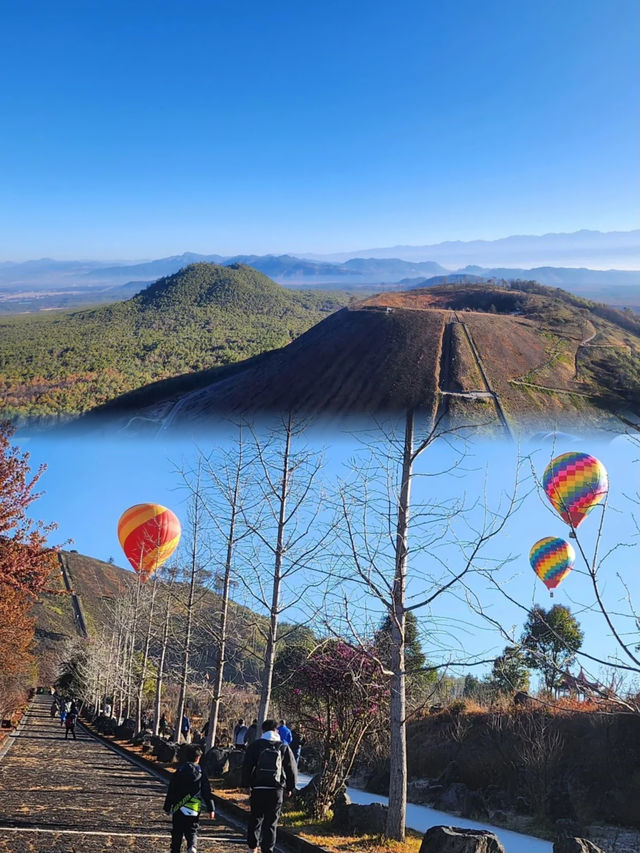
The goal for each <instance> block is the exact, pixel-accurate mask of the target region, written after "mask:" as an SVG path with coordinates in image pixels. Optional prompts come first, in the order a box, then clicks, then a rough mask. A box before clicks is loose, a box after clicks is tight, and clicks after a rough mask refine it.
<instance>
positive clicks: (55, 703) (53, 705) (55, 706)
mask: <svg viewBox="0 0 640 853" xmlns="http://www.w3.org/2000/svg"><path fill="white" fill-rule="evenodd" d="M59 710H60V709H59V707H58V700H57V699H54V700H53V702H52V703H51V719H53V718H54V717H57V716H58V711H59Z"/></svg>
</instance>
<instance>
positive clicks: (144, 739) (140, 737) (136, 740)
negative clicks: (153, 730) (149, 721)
mask: <svg viewBox="0 0 640 853" xmlns="http://www.w3.org/2000/svg"><path fill="white" fill-rule="evenodd" d="M150 740H151V735H150V734H149V732H148V731H147V730H146V729H141V730H140V731H139V732H138V733H137V734H135V735H134V736H133V737H132V738H131V743H132V744H133V745H134V746H142V744H143V743H149V742H150Z"/></svg>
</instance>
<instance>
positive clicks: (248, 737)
mask: <svg viewBox="0 0 640 853" xmlns="http://www.w3.org/2000/svg"><path fill="white" fill-rule="evenodd" d="M257 737H258V721H257V720H254V721H253V722H252V723H251V725H250V726H249V728H248V729H247V731H246V733H245V736H244V743H245V746H250V745H251V744H252V743H253V742H254V740H256V739H257Z"/></svg>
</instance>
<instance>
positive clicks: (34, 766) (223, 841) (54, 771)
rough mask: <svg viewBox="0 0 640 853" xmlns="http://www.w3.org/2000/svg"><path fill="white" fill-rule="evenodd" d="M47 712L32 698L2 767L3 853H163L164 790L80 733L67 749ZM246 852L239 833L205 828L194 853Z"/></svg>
mask: <svg viewBox="0 0 640 853" xmlns="http://www.w3.org/2000/svg"><path fill="white" fill-rule="evenodd" d="M50 705H51V699H50V697H49V696H36V697H35V700H34V702H33V704H32V705H31V708H30V710H29V712H28V715H27V721H26V725H25V726H24V727H23V728H22V729H21V731H20V732H19V733H18V734H17V735H14V736H12V738H13V743H12V745H11V747H10V748H9V750H8V752H7V753H6V755H5V756H4V757H3V758H2V759H1V760H0V851H2V853H106V851H113V853H116V851H117V853H124V851H127V853H168V850H169V829H170V825H171V823H170V820H169V818H168V817H167V816H166V815H165V814H164V812H163V811H162V805H163V802H164V796H165V792H166V786H165V783H164V782H163V781H162V780H161V779H158V778H156V777H155V776H153V775H152V774H151V773H149V772H148V771H146V770H144V769H142V768H141V767H139V766H137V765H136V764H133V763H132V762H130V761H128V760H127V759H126V758H123V757H122V756H121V755H119V754H117V753H116V752H114V751H113V750H111V749H109V747H107V746H105V745H104V744H103V743H102V742H101V741H99V740H97V739H96V738H94V737H92V736H91V735H90V734H88V733H87V732H86V731H85V730H82V727H81V726H78V727H77V729H78V731H77V737H78V739H77V741H75V742H74V741H73V740H67V741H65V739H64V729H63V728H61V726H60V720H59V719H53V720H52V719H51V717H50V714H49V708H50ZM183 849H184V845H183ZM246 849H247V848H246V844H245V842H244V839H243V837H242V836H241V835H240V834H239V833H238V832H237V831H236V830H234V829H230V828H229V827H228V826H224V825H221V824H218V823H217V822H215V823H213V824H212V823H211V821H209V820H208V819H206V818H204V819H203V820H202V822H201V825H200V833H199V842H198V850H199V853H244V851H246Z"/></svg>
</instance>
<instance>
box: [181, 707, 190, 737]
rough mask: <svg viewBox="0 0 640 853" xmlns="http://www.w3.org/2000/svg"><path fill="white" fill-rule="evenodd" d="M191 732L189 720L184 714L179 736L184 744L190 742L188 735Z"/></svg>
mask: <svg viewBox="0 0 640 853" xmlns="http://www.w3.org/2000/svg"><path fill="white" fill-rule="evenodd" d="M190 732H191V720H190V719H189V717H187V715H186V714H185V715H184V717H183V718H182V725H181V726H180V734H181V735H182V737H183V738H184V742H185V743H189V741H190V740H191V737H190V734H189V733H190Z"/></svg>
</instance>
